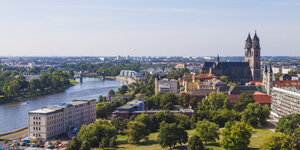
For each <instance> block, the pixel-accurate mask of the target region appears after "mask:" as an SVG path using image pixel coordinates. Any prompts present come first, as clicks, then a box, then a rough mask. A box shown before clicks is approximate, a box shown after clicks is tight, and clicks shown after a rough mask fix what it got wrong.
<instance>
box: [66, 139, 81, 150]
mask: <svg viewBox="0 0 300 150" xmlns="http://www.w3.org/2000/svg"><path fill="white" fill-rule="evenodd" d="M79 148H80V143H79V141H78V140H77V138H76V137H75V136H73V137H72V140H71V142H70V144H69V145H68V147H67V150H79Z"/></svg>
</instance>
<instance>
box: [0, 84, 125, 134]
mask: <svg viewBox="0 0 300 150" xmlns="http://www.w3.org/2000/svg"><path fill="white" fill-rule="evenodd" d="M124 84H127V83H126V82H122V81H118V80H104V81H103V80H101V79H99V78H83V82H82V83H79V84H77V85H75V86H72V87H69V88H67V89H66V90H65V91H64V92H60V93H56V94H52V95H46V96H40V97H35V98H28V99H24V100H23V101H22V102H11V103H7V104H2V105H0V133H5V132H9V131H13V130H14V129H19V128H22V127H25V126H27V123H28V111H31V110H35V109H38V108H41V107H43V106H45V105H48V104H50V103H53V102H69V101H72V100H74V99H78V98H88V99H97V98H98V96H99V95H107V94H108V91H109V90H110V89H113V90H115V91H116V90H117V89H118V88H119V87H121V86H122V85H124ZM24 101H27V102H28V103H27V104H24Z"/></svg>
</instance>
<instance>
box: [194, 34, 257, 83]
mask: <svg viewBox="0 0 300 150" xmlns="http://www.w3.org/2000/svg"><path fill="white" fill-rule="evenodd" d="M259 41H260V40H259V38H258V36H257V34H256V32H255V34H254V37H253V39H252V38H251V36H250V33H249V34H248V37H247V39H246V43H245V56H244V62H220V59H219V56H218V58H217V61H215V62H205V63H204V64H203V66H202V68H201V69H200V73H201V74H205V73H211V74H214V75H215V76H218V77H220V76H227V77H228V80H229V81H231V82H236V83H241V84H245V83H247V82H249V81H261V66H260V64H261V63H260V62H261V59H260V43H259Z"/></svg>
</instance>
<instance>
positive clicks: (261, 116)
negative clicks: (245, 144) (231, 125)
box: [242, 103, 271, 127]
mask: <svg viewBox="0 0 300 150" xmlns="http://www.w3.org/2000/svg"><path fill="white" fill-rule="evenodd" d="M270 112H271V109H270V107H269V106H261V105H260V104H258V103H249V104H248V105H247V107H246V109H245V110H244V111H243V112H242V121H244V122H246V123H249V124H250V125H251V126H254V127H262V126H263V125H265V124H266V120H267V119H268V118H269V116H270Z"/></svg>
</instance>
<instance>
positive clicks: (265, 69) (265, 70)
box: [264, 64, 268, 73]
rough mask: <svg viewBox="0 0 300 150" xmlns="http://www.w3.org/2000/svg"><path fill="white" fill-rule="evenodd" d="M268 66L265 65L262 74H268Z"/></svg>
mask: <svg viewBox="0 0 300 150" xmlns="http://www.w3.org/2000/svg"><path fill="white" fill-rule="evenodd" d="M267 66H268V65H267V64H265V67H264V72H265V73H267V72H268V67H267Z"/></svg>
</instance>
